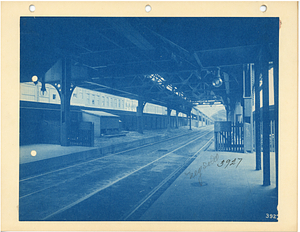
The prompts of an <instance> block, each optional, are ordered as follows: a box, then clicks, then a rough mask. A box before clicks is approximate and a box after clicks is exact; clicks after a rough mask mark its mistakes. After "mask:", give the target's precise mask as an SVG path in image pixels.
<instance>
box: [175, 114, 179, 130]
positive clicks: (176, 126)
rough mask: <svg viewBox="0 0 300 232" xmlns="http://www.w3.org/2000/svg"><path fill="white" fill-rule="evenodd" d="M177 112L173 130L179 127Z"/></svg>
mask: <svg viewBox="0 0 300 232" xmlns="http://www.w3.org/2000/svg"><path fill="white" fill-rule="evenodd" d="M178 113H179V112H178V111H177V110H176V120H175V128H176V129H177V128H178V127H179V125H178Z"/></svg>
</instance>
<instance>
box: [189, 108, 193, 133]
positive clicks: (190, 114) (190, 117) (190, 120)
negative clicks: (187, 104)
mask: <svg viewBox="0 0 300 232" xmlns="http://www.w3.org/2000/svg"><path fill="white" fill-rule="evenodd" d="M189 126H190V130H192V110H190V111H189Z"/></svg>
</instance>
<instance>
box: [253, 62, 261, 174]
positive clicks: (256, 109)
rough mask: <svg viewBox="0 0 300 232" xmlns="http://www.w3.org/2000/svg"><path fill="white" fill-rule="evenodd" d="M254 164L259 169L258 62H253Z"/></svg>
mask: <svg viewBox="0 0 300 232" xmlns="http://www.w3.org/2000/svg"><path fill="white" fill-rule="evenodd" d="M254 68H255V81H254V87H255V164H256V168H255V169H256V170H261V131H260V86H259V81H260V80H259V79H260V70H259V64H255V66H254Z"/></svg>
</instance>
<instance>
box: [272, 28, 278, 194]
mask: <svg viewBox="0 0 300 232" xmlns="http://www.w3.org/2000/svg"><path fill="white" fill-rule="evenodd" d="M278 34H279V33H278ZM278 34H277V35H278ZM278 48H279V44H278V43H275V44H274V48H273V75H274V116H275V166H276V188H277V194H278V103H279V98H278V97H279V92H278V85H279V78H278V76H279V72H278V61H279V60H278V59H279V57H278V56H279V54H278Z"/></svg>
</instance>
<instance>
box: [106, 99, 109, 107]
mask: <svg viewBox="0 0 300 232" xmlns="http://www.w3.org/2000/svg"><path fill="white" fill-rule="evenodd" d="M106 106H107V107H109V99H108V97H106Z"/></svg>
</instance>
